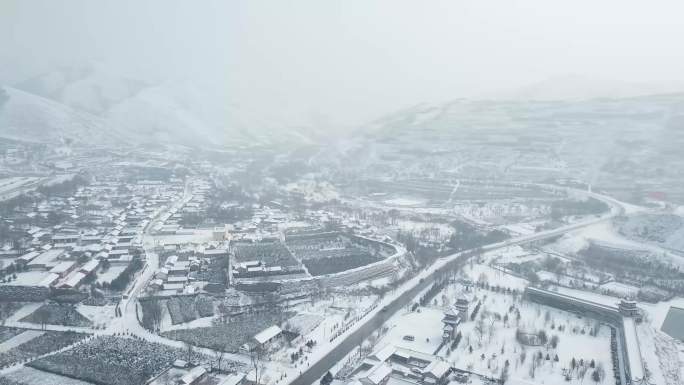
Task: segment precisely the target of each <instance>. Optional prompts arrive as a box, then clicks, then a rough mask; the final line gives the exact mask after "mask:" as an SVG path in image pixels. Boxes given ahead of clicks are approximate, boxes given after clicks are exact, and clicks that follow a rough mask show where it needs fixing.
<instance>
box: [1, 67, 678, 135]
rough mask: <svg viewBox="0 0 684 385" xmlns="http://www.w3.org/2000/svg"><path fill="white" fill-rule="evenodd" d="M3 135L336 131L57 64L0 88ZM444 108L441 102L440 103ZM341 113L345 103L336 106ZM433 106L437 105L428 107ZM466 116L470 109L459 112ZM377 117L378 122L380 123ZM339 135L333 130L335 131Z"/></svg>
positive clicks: (611, 92) (554, 90) (511, 94)
mask: <svg viewBox="0 0 684 385" xmlns="http://www.w3.org/2000/svg"><path fill="white" fill-rule="evenodd" d="M3 89H4V90H5V94H6V95H5V98H4V99H6V100H5V102H4V103H3V105H2V107H1V108H0V133H1V135H2V136H3V137H6V138H10V139H18V140H24V141H31V142H43V143H50V142H52V143H71V142H77V143H84V144H85V143H91V144H107V143H114V142H116V143H126V142H130V143H162V144H163V143H169V144H174V143H175V144H185V145H197V146H205V145H222V144H227V143H238V144H239V143H251V144H255V143H256V144H273V143H281V142H290V141H296V142H300V143H301V142H303V143H312V142H319V141H327V140H329V139H330V138H331V137H337V136H339V134H340V133H339V132H335V130H332V129H331V127H330V126H328V125H327V122H326V120H325V117H314V118H312V117H311V116H307V115H306V114H301V113H298V112H293V111H288V112H284V111H286V108H283V109H281V110H280V111H277V110H275V109H273V110H270V109H258V108H250V107H248V106H246V105H243V104H241V103H239V102H238V101H236V100H226V98H225V97H222V96H221V95H218V94H217V90H216V88H210V87H206V86H200V85H198V84H194V83H192V82H189V81H162V82H156V83H152V82H146V81H141V80H137V79H132V78H128V77H125V76H121V75H119V74H117V73H116V72H115V71H113V70H111V69H109V68H107V67H106V66H104V65H97V64H91V65H89V66H84V67H80V68H74V67H61V68H57V69H55V70H53V71H51V72H47V73H43V74H40V75H37V76H34V77H31V78H28V79H26V80H23V81H21V82H18V83H16V84H14V85H5V86H3ZM680 89H684V87H681V85H679V84H677V83H666V84H649V85H644V84H631V83H623V82H617V81H609V80H600V79H593V78H588V77H583V76H580V75H567V76H558V77H553V78H549V79H546V80H544V81H540V82H538V83H535V84H532V85H530V86H527V87H523V88H520V89H516V90H511V91H502V92H499V93H497V94H490V95H483V96H482V97H481V98H482V100H519V101H549V100H575V101H578V100H586V99H592V98H623V97H633V96H638V95H649V94H662V93H672V92H673V91H676V90H680ZM447 105H449V103H446V102H445V103H444V106H447ZM341 108H344V106H341ZM432 108H434V109H439V108H440V107H439V104H432ZM421 110H424V108H422V107H420V104H418V105H417V107H411V108H408V109H397V112H393V113H390V114H387V115H385V117H384V118H383V119H390V120H396V119H399V120H404V119H409V118H407V117H406V116H405V115H406V114H407V112H408V114H409V115H412V116H411V118H410V119H409V120H412V121H413V120H417V121H418V120H421V119H426V117H425V116H424V115H425V114H423V113H422V112H420V111H421ZM464 113H466V114H471V115H472V112H471V111H469V112H464ZM383 119H381V120H380V121H382V120H383ZM377 125H378V121H375V123H372V122H359V123H358V125H357V126H356V127H353V129H351V130H349V131H354V132H359V131H364V130H372V129H373V127H374V126H377ZM338 131H340V130H338Z"/></svg>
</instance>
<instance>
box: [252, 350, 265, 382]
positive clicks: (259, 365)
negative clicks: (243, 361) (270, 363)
mask: <svg viewBox="0 0 684 385" xmlns="http://www.w3.org/2000/svg"><path fill="white" fill-rule="evenodd" d="M265 355H266V352H265V351H264V348H263V347H262V346H261V345H254V347H252V349H250V351H249V360H250V362H251V363H252V368H253V369H254V383H255V384H256V385H260V383H261V376H262V375H263V371H264V368H265V367H266V364H265V363H264V359H265Z"/></svg>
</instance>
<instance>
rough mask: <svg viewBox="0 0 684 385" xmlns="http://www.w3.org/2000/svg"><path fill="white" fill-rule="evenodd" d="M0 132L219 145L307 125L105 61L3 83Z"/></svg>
mask: <svg viewBox="0 0 684 385" xmlns="http://www.w3.org/2000/svg"><path fill="white" fill-rule="evenodd" d="M3 89H4V90H5V93H6V97H5V99H6V101H5V102H4V103H3V106H2V108H1V109H0V132H1V134H2V136H3V137H6V138H12V139H19V140H25V141H32V142H64V141H67V142H70V141H76V142H83V143H89V142H91V143H98V144H102V143H106V142H108V141H109V142H111V141H117V142H134V143H145V142H156V143H183V144H190V145H218V144H226V143H240V142H242V141H250V142H253V141H257V142H259V141H261V142H264V143H270V142H272V141H283V140H285V141H286V140H290V139H297V140H305V141H306V140H309V138H308V136H309V135H310V134H311V133H312V131H311V130H310V129H307V127H305V126H303V125H302V124H300V123H297V122H295V121H293V120H292V119H289V118H288V117H287V116H282V115H276V114H273V116H269V115H268V112H266V113H264V112H256V111H253V110H250V109H248V108H245V107H243V106H241V105H240V104H239V103H231V101H226V99H225V98H223V97H220V96H218V95H216V91H215V90H214V89H211V88H208V87H202V86H200V85H198V84H193V83H192V82H187V81H164V82H160V83H148V82H144V81H139V80H134V79H130V78H126V77H123V76H119V75H117V74H115V73H113V72H111V71H109V70H107V69H105V68H104V67H98V66H89V67H84V68H78V69H76V68H59V69H56V70H54V71H52V72H48V73H44V74H41V75H38V76H35V77H32V78H29V79H27V80H25V81H22V82H19V83H17V84H15V85H12V86H7V85H6V86H3Z"/></svg>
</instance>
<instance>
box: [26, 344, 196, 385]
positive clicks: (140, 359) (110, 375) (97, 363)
mask: <svg viewBox="0 0 684 385" xmlns="http://www.w3.org/2000/svg"><path fill="white" fill-rule="evenodd" d="M177 359H186V360H187V359H190V361H201V360H202V359H204V357H202V356H201V355H199V354H197V353H192V356H190V357H188V353H187V352H185V351H182V350H180V349H174V348H171V347H169V346H166V345H161V344H157V343H152V342H147V341H144V340H139V339H133V338H119V337H112V336H102V337H97V338H95V339H92V340H90V341H88V342H87V343H85V344H80V345H77V346H75V347H73V348H71V349H69V350H66V351H64V352H60V353H57V354H53V355H50V356H46V357H43V358H40V359H38V360H36V361H33V362H31V363H30V364H29V366H31V367H33V368H36V369H40V370H43V371H46V372H50V373H55V374H58V375H63V376H67V377H71V378H75V379H78V380H82V381H87V382H92V383H95V384H102V385H143V384H145V383H146V382H147V380H149V379H150V378H152V377H153V376H155V375H157V374H159V373H160V372H162V371H163V370H164V369H166V368H167V367H169V366H170V365H171V364H172V363H173V361H175V360H177Z"/></svg>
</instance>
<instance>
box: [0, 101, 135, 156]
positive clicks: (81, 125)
mask: <svg viewBox="0 0 684 385" xmlns="http://www.w3.org/2000/svg"><path fill="white" fill-rule="evenodd" d="M3 89H4V91H5V92H6V94H7V96H8V99H7V100H6V101H5V102H4V103H3V104H2V105H0V137H4V138H9V139H15V140H22V141H28V142H36V143H54V144H62V143H69V142H78V143H99V144H104V143H113V142H118V141H121V140H122V135H121V133H120V132H118V131H117V130H115V129H114V128H113V127H111V126H110V125H109V124H108V123H107V122H106V121H105V120H104V119H102V118H100V117H98V116H95V115H93V114H90V113H88V112H84V111H79V110H76V109H74V108H71V107H68V106H65V105H63V104H60V103H57V102H55V101H53V100H50V99H47V98H43V97H41V96H37V95H34V94H31V93H28V92H25V91H21V90H18V89H15V88H12V87H3Z"/></svg>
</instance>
